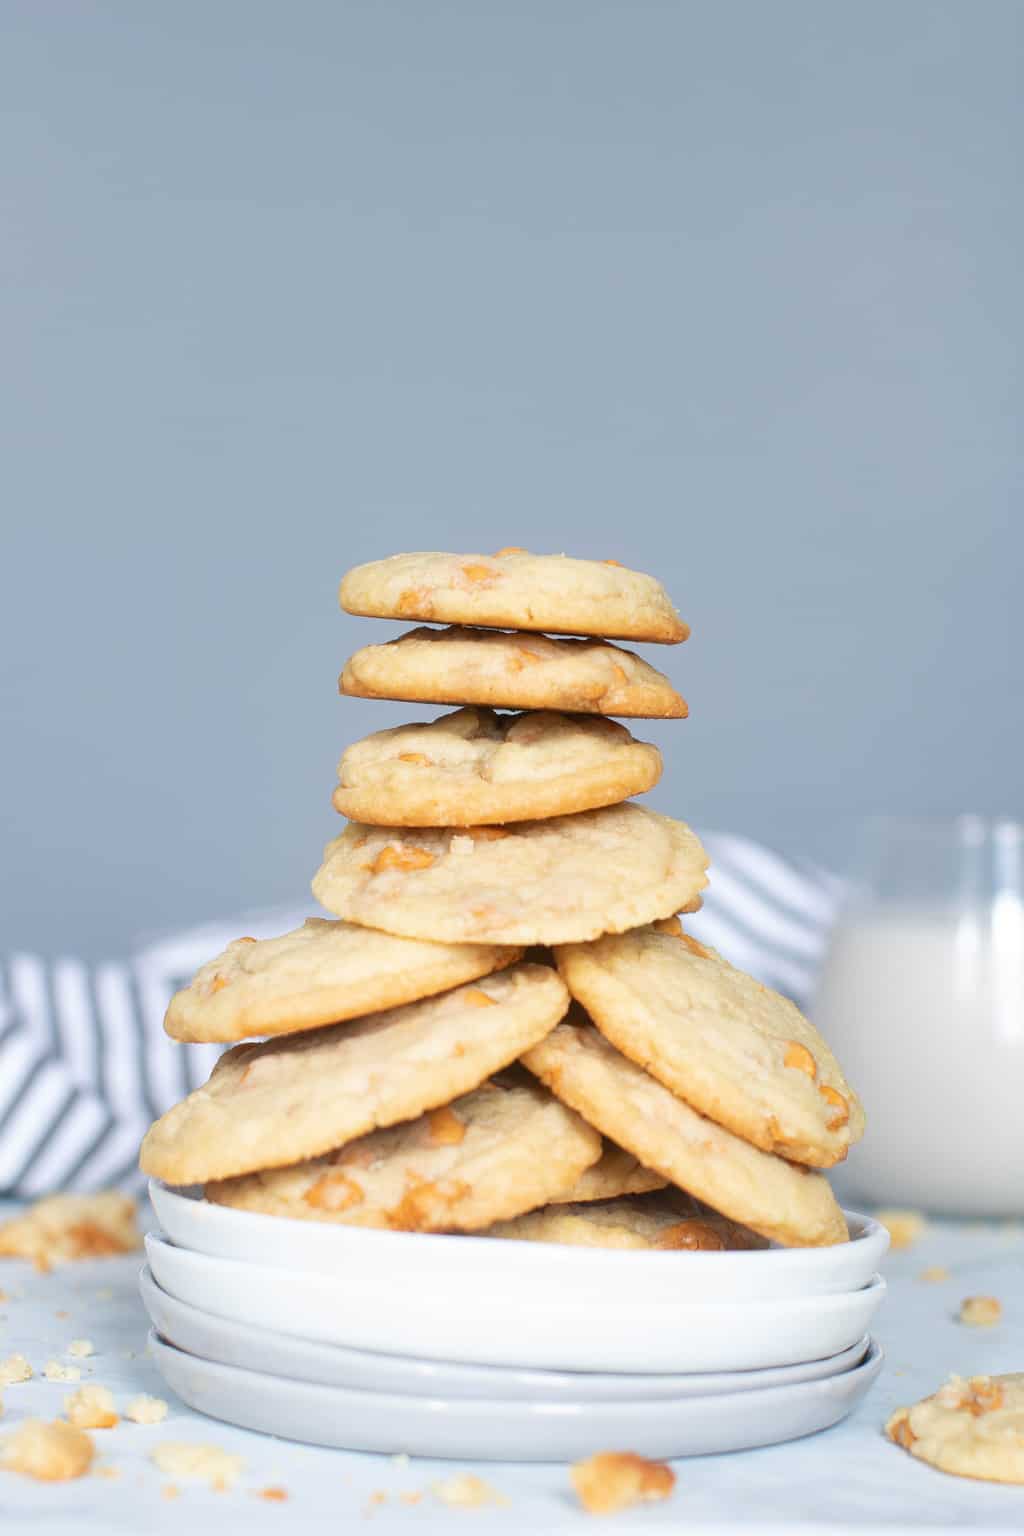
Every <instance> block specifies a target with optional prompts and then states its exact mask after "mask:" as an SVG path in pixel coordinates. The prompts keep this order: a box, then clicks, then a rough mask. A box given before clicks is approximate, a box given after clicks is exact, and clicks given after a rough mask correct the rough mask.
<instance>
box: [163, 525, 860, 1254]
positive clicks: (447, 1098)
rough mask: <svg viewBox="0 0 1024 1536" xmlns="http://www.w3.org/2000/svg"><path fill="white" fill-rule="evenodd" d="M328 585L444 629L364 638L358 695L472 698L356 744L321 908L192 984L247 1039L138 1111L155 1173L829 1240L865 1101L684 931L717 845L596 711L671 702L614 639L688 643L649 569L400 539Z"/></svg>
mask: <svg viewBox="0 0 1024 1536" xmlns="http://www.w3.org/2000/svg"><path fill="white" fill-rule="evenodd" d="M341 603H342V607H343V608H345V609H346V610H347V611H349V612H350V613H356V614H362V615H366V616H369V617H375V618H382V619H407V620H414V621H422V622H423V623H424V624H431V623H433V624H440V625H444V626H447V627H444V628H429V627H419V628H414V629H412V630H410V631H409V632H408V633H407V634H404V635H403V636H402V637H401V638H400V639H397V640H391V641H388V642H386V643H384V644H377V645H368V646H366V647H365V648H364V649H362V650H360V651H358V652H357V653H356V655H354V656H353V657H352V658H351V659H350V660H349V661H348V663H347V664H346V666H345V669H344V671H343V673H342V677H341V691H342V692H343V693H346V694H354V695H358V696H360V697H364V698H381V699H398V700H407V701H410V702H415V703H422V704H432V705H458V706H460V707H458V708H456V709H455V710H454V712H451V713H446V714H442V715H441V716H440V717H439V718H437V719H434V720H425V721H416V722H413V723H407V724H403V725H400V726H397V727H395V728H393V729H390V730H384V731H380V732H378V733H376V734H374V735H372V736H369V737H367V738H366V739H365V740H363V741H360V742H357V743H356V744H355V745H354V746H351V747H349V748H348V750H347V751H346V752H345V753H344V755H343V757H342V759H341V763H340V765H339V784H338V787H337V789H336V790H335V793H334V804H335V806H336V808H337V809H338V810H339V811H340V812H341V813H342V814H343V815H345V816H346V817H348V818H350V820H349V821H348V824H347V825H346V827H345V829H344V831H343V832H342V833H341V834H340V836H338V837H336V838H335V839H334V840H333V841H332V842H330V843H329V844H328V845H327V848H326V850H325V853H324V858H323V862H322V864H321V866H320V869H319V870H318V872H317V874H316V876H315V878H314V880H313V891H314V893H315V895H316V897H317V899H318V900H319V901H320V903H321V904H322V905H323V907H324V908H325V909H326V910H327V911H328V912H329V913H331V914H333V916H332V918H330V919H319V918H316V919H311V920H309V921H308V922H307V923H306V924H305V925H304V926H303V927H302V928H301V929H299V930H297V931H296V932H294V933H289V934H285V935H284V936H282V937H280V938H275V939H265V940H260V941H257V940H254V939H238V940H236V941H235V942H234V943H233V944H231V945H229V947H228V949H227V950H226V951H225V952H224V953H223V954H222V955H220V956H218V957H217V958H216V959H214V960H211V961H210V962H209V963H208V964H207V965H205V966H203V968H202V969H201V970H200V971H199V973H198V974H197V976H196V977H195V979H194V980H193V981H192V983H191V984H190V985H189V986H188V987H186V988H185V989H184V990H183V991H181V992H179V993H178V994H177V995H176V996H175V998H174V999H173V1001H172V1003H171V1006H170V1009H169V1011H168V1015H167V1021H166V1027H167V1029H168V1031H169V1033H170V1034H171V1035H172V1036H174V1037H175V1038H176V1039H179V1040H182V1041H206V1042H209V1041H215V1042H222V1043H224V1044H231V1045H232V1046H233V1049H231V1050H229V1051H227V1052H226V1054H225V1055H223V1056H222V1057H221V1059H220V1061H219V1062H218V1064H217V1066H216V1067H215V1069H214V1071H213V1074H212V1075H211V1077H210V1079H209V1082H208V1083H206V1084H205V1086H204V1087H202V1088H200V1089H198V1090H197V1091H196V1092H194V1093H192V1094H191V1095H190V1096H189V1097H188V1098H187V1099H185V1100H184V1101H183V1102H182V1103H180V1104H178V1105H177V1106H176V1107H175V1108H173V1109H172V1110H171V1111H170V1112H169V1113H168V1114H166V1115H164V1116H163V1117H162V1118H161V1119H160V1120H158V1121H157V1122H156V1124H155V1125H154V1126H153V1127H152V1129H151V1130H150V1132H149V1134H148V1135H147V1137H146V1140H145V1142H144V1144H143V1149H142V1159H141V1161H142V1167H143V1169H144V1170H145V1171H146V1172H148V1173H150V1174H153V1175H155V1176H157V1177H159V1178H161V1179H163V1180H165V1181H166V1182H168V1183H171V1184H177V1185H183V1184H190V1185H191V1184H200V1185H203V1186H205V1190H206V1196H207V1198H208V1200H210V1201H213V1202H216V1203H217V1204H219V1205H222V1206H231V1207H235V1208H238V1209H241V1210H245V1211H249V1212H261V1213H265V1214H267V1215H271V1216H284V1217H292V1218H300V1219H303V1220H308V1221H318V1222H338V1223H344V1224H348V1225H361V1226H370V1227H378V1228H391V1229H394V1230H401V1231H413V1232H460V1233H477V1234H484V1235H487V1236H491V1237H501V1238H506V1239H518V1240H534V1241H542V1242H543V1241H548V1242H555V1243H578V1244H591V1245H594V1246H604V1247H619V1248H744V1247H756V1246H764V1245H765V1243H766V1241H768V1240H772V1241H775V1242H777V1243H780V1244H783V1245H801V1246H818V1245H825V1244H831V1243H838V1242H843V1241H844V1240H845V1239H846V1237H847V1230H846V1225H845V1222H844V1219H843V1215H842V1212H841V1211H840V1209H839V1207H838V1205H837V1204H836V1201H835V1199H834V1197H833V1195H832V1192H831V1189H830V1187H829V1184H828V1182H827V1180H826V1179H825V1177H824V1176H823V1175H822V1174H821V1173H820V1172H819V1171H818V1170H820V1169H822V1168H826V1167H828V1166H830V1165H831V1164H833V1163H836V1162H837V1161H839V1160H840V1159H841V1158H843V1157H845V1156H846V1152H847V1149H848V1147H849V1146H850V1144H851V1143H852V1142H853V1141H855V1140H856V1139H857V1138H858V1137H859V1136H860V1135H861V1133H862V1130H863V1113H862V1110H861V1107H860V1104H859V1103H858V1100H857V1098H856V1096H855V1095H854V1093H853V1092H852V1091H851V1089H850V1088H849V1086H848V1085H847V1083H846V1082H845V1080H844V1078H843V1075H842V1072H841V1070H840V1068H839V1065H838V1063H837V1062H836V1060H835V1058H834V1057H833V1056H832V1054H831V1052H830V1051H829V1050H828V1048H827V1046H826V1045H825V1043H824V1041H823V1040H822V1039H821V1037H820V1036H819V1035H818V1034H817V1032H816V1031H815V1030H814V1028H813V1027H812V1026H811V1025H810V1024H809V1023H808V1022H807V1020H806V1019H805V1018H804V1017H803V1016H802V1014H801V1013H800V1012H799V1010H798V1009H797V1008H796V1007H795V1006H794V1005H793V1004H792V1003H791V1002H789V1001H787V1000H786V999H785V998H783V997H781V996H779V995H778V994H776V993H774V992H771V991H769V990H768V989H767V988H765V987H763V986H761V985H760V984H759V983H758V982H756V981H754V980H753V979H752V978H751V977H749V976H746V975H744V974H743V973H742V972H740V971H737V970H735V969H734V968H733V967H732V966H730V965H729V964H728V963H727V962H726V961H725V960H723V959H722V958H721V957H720V956H719V955H717V954H715V953H714V952H713V951H711V950H708V949H706V948H704V947H703V946H702V945H701V944H699V943H698V942H697V941H696V940H695V939H694V938H692V937H691V936H690V935H688V934H687V933H686V932H685V930H684V928H683V926H682V924H681V923H680V920H679V917H678V916H677V914H678V913H680V912H682V913H684V914H685V913H687V912H693V911H695V910H696V909H697V908H698V907H699V905H700V893H701V890H702V889H703V887H704V886H705V884H706V879H707V876H706V866H707V858H706V856H705V853H704V850H703V848H702V847H701V844H700V842H699V840H698V839H697V837H696V836H695V835H694V833H693V832H692V831H691V830H690V829H689V827H687V826H686V825H685V823H683V822H681V821H675V820H672V819H671V818H669V817H667V816H663V815H659V814H657V813H656V812H654V811H651V810H648V809H647V808H645V807H643V806H641V805H638V804H637V803H636V802H635V801H634V800H633V799H632V798H631V797H632V796H634V795H637V794H641V793H643V792H644V791H645V790H649V789H650V788H651V787H652V786H653V785H654V784H656V782H657V780H658V778H659V776H660V773H661V766H662V764H661V755H660V753H659V752H658V750H657V749H656V748H655V747H654V746H651V745H650V744H648V743H646V742H643V741H638V740H637V739H635V737H634V736H633V735H632V734H631V733H630V731H628V730H627V729H626V728H625V726H623V725H622V724H620V723H618V722H617V721H616V720H613V719H611V718H609V717H610V716H618V717H638V718H639V717H649V718H650V717H654V718H680V717H683V716H685V714H686V712H687V711H686V705H685V703H684V701H683V700H682V699H681V698H680V696H679V694H678V693H677V692H676V691H675V689H674V688H673V687H672V685H671V684H670V682H669V681H668V679H667V678H666V677H665V676H664V675H663V674H662V673H661V672H659V671H656V670H655V669H654V668H653V667H652V666H650V665H649V664H648V663H647V662H646V661H643V660H641V659H640V658H639V657H638V656H636V655H634V654H633V652H632V651H630V650H626V649H623V648H622V647H621V646H620V645H616V644H613V643H612V642H613V641H618V640H626V641H633V642H652V643H658V644H674V643H677V642H679V641H681V640H684V639H685V638H686V636H687V633H688V631H687V627H686V625H685V624H684V623H683V622H682V621H681V619H680V618H679V616H678V615H677V613H676V611H675V609H674V608H673V606H672V604H671V602H670V601H669V598H668V596H667V594H666V592H665V590H664V588H663V587H662V585H661V583H660V582H658V581H656V580H655V579H654V578H653V577H651V576H646V575H643V574H641V573H639V572H635V571H631V570H627V569H625V568H624V567H622V566H620V565H619V564H618V563H617V562H615V561H605V562H595V561H586V560H574V559H567V558H565V557H563V556H536V555H531V554H528V553H527V552H526V551H524V550H519V549H505V550H501V551H499V552H498V554H496V555H491V556H487V555H449V554H410V555H397V556H394V557H392V558H391V559H387V560H382V561H378V562H374V563H372V564H370V565H365V566H360V567H358V568H357V569H355V570H353V571H350V572H349V574H348V575H347V576H346V577H345V579H344V581H343V582H342V585H341ZM548 632H551V633H548ZM552 636H555V637H557V638H553V637H552ZM566 637H570V638H566ZM496 710H505V711H513V712H514V713H505V714H498V713H496Z"/></svg>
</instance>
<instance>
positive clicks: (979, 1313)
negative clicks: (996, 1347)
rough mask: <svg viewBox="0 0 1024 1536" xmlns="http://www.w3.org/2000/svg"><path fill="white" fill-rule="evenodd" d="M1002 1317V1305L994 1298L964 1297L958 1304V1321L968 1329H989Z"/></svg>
mask: <svg viewBox="0 0 1024 1536" xmlns="http://www.w3.org/2000/svg"><path fill="white" fill-rule="evenodd" d="M1002 1315H1003V1304H1002V1302H1001V1301H1000V1300H999V1299H998V1297H996V1296H965V1297H964V1299H963V1301H962V1302H961V1303H960V1312H959V1316H958V1321H959V1322H961V1323H966V1324H967V1326H968V1327H969V1328H991V1327H992V1326H993V1325H994V1324H995V1323H998V1322H999V1321H1000V1320H1001V1318H1002Z"/></svg>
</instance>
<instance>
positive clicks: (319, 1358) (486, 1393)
mask: <svg viewBox="0 0 1024 1536" xmlns="http://www.w3.org/2000/svg"><path fill="white" fill-rule="evenodd" d="M151 1193H152V1198H153V1204H154V1207H155V1209H156V1212H157V1215H158V1217H159V1219H160V1222H161V1224H162V1226H163V1231H164V1234H165V1235H161V1236H155V1235H154V1236H150V1237H149V1238H147V1241H146V1248H147V1256H148V1259H149V1263H148V1266H147V1268H146V1269H145V1270H144V1271H143V1275H142V1297H143V1301H144V1303H145V1306H146V1310H147V1312H148V1313H149V1316H150V1319H151V1321H152V1323H153V1329H154V1332H153V1334H152V1335H151V1338H150V1348H151V1352H152V1355H153V1358H154V1360H155V1362H156V1365H157V1367H158V1369H159V1370H160V1372H161V1374H162V1375H163V1377H164V1379H165V1380H166V1382H167V1383H168V1385H169V1386H170V1387H171V1388H172V1389H173V1390H174V1391H175V1392H176V1393H177V1394H178V1396H179V1397H180V1398H182V1399H183V1400H184V1401H185V1402H186V1403H188V1404H189V1405H190V1406H191V1407H193V1408H196V1409H198V1410H199V1411H200V1412H202V1413H207V1414H210V1415H211V1416H212V1417H214V1418H217V1419H223V1420H226V1421H227V1422H228V1423H232V1424H238V1425H242V1426H244V1427H245V1428H247V1429H256V1430H261V1431H263V1432H265V1433H267V1434H273V1435H281V1436H284V1437H285V1438H287V1439H291V1440H302V1441H306V1442H308V1443H310V1444H315V1445H329V1446H339V1447H344V1448H345V1449H348V1450H356V1451H382V1452H391V1453H394V1452H403V1451H404V1452H407V1453H409V1454H410V1455H417V1456H432V1457H457V1458H459V1459H465V1460H489V1461H562V1460H569V1459H574V1458H576V1457H580V1456H586V1455H589V1454H591V1453H592V1452H594V1451H596V1450H630V1451H638V1452H640V1453H642V1454H644V1455H647V1456H655V1457H658V1458H671V1457H675V1456H687V1455H699V1454H704V1453H708V1452H713V1451H733V1450H741V1449H746V1448H749V1447H751V1446H757V1445H770V1444H775V1443H777V1442H779V1441H782V1440H790V1439H794V1438H796V1437H797V1436H799V1435H807V1434H812V1433H813V1432H814V1431H816V1430H819V1429H825V1428H827V1427H828V1426H829V1425H831V1424H835V1423H836V1422H837V1421H838V1420H839V1419H842V1418H844V1417H845V1416H846V1414H847V1413H849V1412H850V1410H851V1408H852V1407H853V1406H854V1405H855V1404H856V1403H857V1401H858V1400H859V1399H860V1398H861V1397H862V1396H863V1394H864V1393H865V1392H866V1391H867V1390H868V1388H869V1387H870V1386H871V1384H872V1382H873V1381H874V1380H875V1377H876V1376H877V1375H878V1372H879V1370H880V1369H881V1363H882V1356H881V1351H880V1350H879V1348H878V1346H877V1345H876V1344H875V1343H874V1342H873V1341H872V1340H871V1339H870V1338H869V1337H868V1331H867V1330H868V1326H869V1324H870V1322H871V1319H872V1317H873V1316H874V1313H875V1311H876V1309H877V1307H878V1305H879V1303H880V1302H881V1300H882V1297H883V1295H884V1292H885V1283H884V1281H883V1280H881V1279H880V1277H879V1276H878V1275H877V1274H876V1269H877V1266H878V1262H879V1260H880V1258H881V1256H882V1254H883V1253H884V1252H885V1248H886V1246H887V1243H888V1235H887V1233H886V1232H885V1230H884V1228H882V1227H880V1226H879V1225H878V1224H877V1223H876V1222H874V1221H871V1220H870V1219H868V1218H867V1217H864V1216H858V1215H856V1214H854V1213H852V1212H848V1213H847V1220H848V1222H849V1226H850V1233H851V1238H850V1241H849V1242H848V1243H843V1244H840V1245H839V1246H836V1247H832V1248H800V1249H796V1248H789V1249H780V1248H769V1249H764V1250H755V1251H752V1252H742V1253H686V1252H681V1253H680V1252H670V1253H660V1252H616V1251H611V1250H606V1249H592V1248H571V1247H562V1246H559V1245H556V1244H546V1243H517V1242H509V1241H499V1240H496V1239H491V1238H474V1237H440V1236H427V1235H423V1234H419V1233H402V1232H381V1231H374V1230H371V1229H366V1228H359V1227H345V1226H340V1225H339V1226H334V1225H329V1224H321V1223H314V1222H302V1221H291V1220H286V1219H283V1218H280V1217H273V1216H262V1215H256V1214H253V1213H250V1212H245V1211H236V1210H230V1209H228V1208H227V1207H224V1206H217V1205H210V1204H208V1203H207V1202H206V1201H205V1200H203V1199H202V1198H201V1197H200V1196H198V1195H194V1194H190V1193H188V1192H182V1191H172V1190H170V1189H168V1188H166V1187H164V1186H163V1185H161V1184H159V1183H154V1184H153V1185H152V1186H151Z"/></svg>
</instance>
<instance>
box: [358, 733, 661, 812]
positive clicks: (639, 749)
mask: <svg viewBox="0 0 1024 1536" xmlns="http://www.w3.org/2000/svg"><path fill="white" fill-rule="evenodd" d="M660 777H661V753H660V752H659V751H658V749H657V747H653V746H651V745H650V744H649V743H647V742H643V741H636V740H634V738H633V737H632V736H631V735H630V733H629V732H628V731H627V730H626V728H625V726H623V725H619V724H618V722H617V721H615V720H605V719H603V718H602V717H601V716H599V715H591V716H585V715H582V716H581V715H573V716H570V715H562V714H557V713H555V712H554V711H552V710H536V711H532V712H529V713H527V714H523V715H496V714H495V713H494V711H493V710H491V709H458V710H456V711H455V712H454V714H450V715H442V716H441V717H440V718H439V719H437V720H434V721H431V722H430V724H424V725H402V726H397V727H395V728H394V729H392V730H389V731H377V732H376V733H375V734H374V735H373V736H367V737H366V738H365V740H363V741H357V742H356V743H355V744H354V745H353V746H351V747H349V748H348V749H347V751H346V752H345V753H344V755H343V756H342V759H341V761H340V763H339V764H338V778H339V780H340V783H339V785H338V788H337V789H336V790H335V791H334V805H335V808H336V809H337V810H339V811H341V812H342V814H343V815H345V816H350V817H351V818H352V819H353V820H354V821H364V822H369V823H371V824H373V825H377V826H397V827H402V826H404V827H471V826H482V825H487V824H490V823H493V822H508V821H531V820H534V819H538V818H544V817H549V816H564V815H568V814H570V813H572V812H575V811H589V810H593V809H595V808H597V807H599V806H604V805H617V804H618V803H619V802H620V801H622V800H626V799H628V798H629V797H630V795H638V794H642V793H643V791H644V790H647V789H650V788H652V786H653V785H655V784H656V783H657V782H658V779H659V778H660Z"/></svg>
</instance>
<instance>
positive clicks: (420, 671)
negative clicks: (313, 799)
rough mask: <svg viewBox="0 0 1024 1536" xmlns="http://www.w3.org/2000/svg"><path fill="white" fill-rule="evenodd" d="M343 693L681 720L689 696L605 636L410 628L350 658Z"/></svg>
mask: <svg viewBox="0 0 1024 1536" xmlns="http://www.w3.org/2000/svg"><path fill="white" fill-rule="evenodd" d="M338 688H339V691H340V692H341V693H347V694H352V695H354V696H355V697H357V698H361V699H406V700H410V701H412V702H415V703H422V704H475V705H487V706H489V707H490V708H492V709H554V710H562V711H566V712H568V713H570V714H587V715H623V716H627V717H629V716H634V717H636V718H638V719H641V718H646V719H651V720H678V719H682V718H683V717H684V716H685V715H686V714H687V707H686V701H685V699H682V698H680V696H679V694H678V693H677V692H676V690H675V689H674V688H673V687H672V684H671V683H670V682H669V680H668V678H667V677H665V675H664V673H662V672H658V671H656V670H655V668H654V667H652V666H649V665H648V663H647V662H646V661H642V660H641V658H640V657H639V656H634V654H633V652H632V651H624V650H623V649H622V648H621V646H617V645H609V644H608V643H607V641H603V640H552V639H551V638H550V636H548V635H527V634H514V635H508V634H505V633H504V632H503V631H502V630H496V629H466V628H456V629H410V630H409V632H408V633H407V634H404V635H401V636H400V637H399V638H398V639H397V640H389V641H387V642H386V643H385V644H383V645H365V646H363V648H362V650H360V651H356V653H355V655H354V656H352V657H350V658H349V660H348V661H347V662H346V663H345V670H344V671H343V672H342V674H341V677H340V678H339V680H338Z"/></svg>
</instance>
